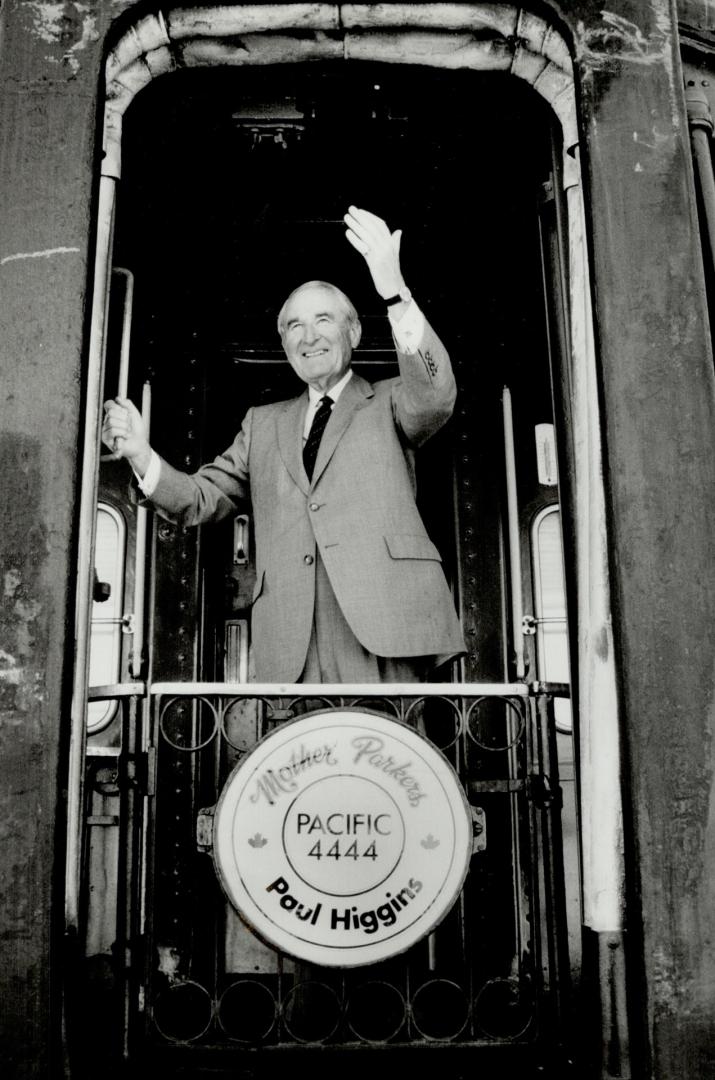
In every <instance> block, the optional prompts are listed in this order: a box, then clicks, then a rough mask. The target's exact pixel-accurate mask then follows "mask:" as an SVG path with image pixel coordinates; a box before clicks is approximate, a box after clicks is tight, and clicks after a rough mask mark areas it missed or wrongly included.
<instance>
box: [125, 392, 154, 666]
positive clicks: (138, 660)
mask: <svg viewBox="0 0 715 1080" xmlns="http://www.w3.org/2000/svg"><path fill="white" fill-rule="evenodd" d="M141 411H142V417H143V419H144V425H145V427H146V433H147V438H148V437H149V432H150V429H151V383H149V382H145V383H144V387H143V391H142V410H141ZM148 523H149V511H148V510H147V508H146V507H145V506H138V507H137V535H136V547H135V552H134V636H133V641H132V650H131V656H130V659H129V674H130V675H131V677H132V678H134V679H138V678H140V677H141V673H142V662H143V652H144V597H145V594H146V539H147V529H148Z"/></svg>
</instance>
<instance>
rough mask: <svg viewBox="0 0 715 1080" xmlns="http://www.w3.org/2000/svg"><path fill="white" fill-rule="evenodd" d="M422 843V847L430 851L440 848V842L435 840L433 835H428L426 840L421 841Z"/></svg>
mask: <svg viewBox="0 0 715 1080" xmlns="http://www.w3.org/2000/svg"><path fill="white" fill-rule="evenodd" d="M420 843H421V844H422V847H423V848H427V850H428V851H431V850H432V848H436V847H439V840H435V838H434V836H433V835H432V833H428V835H427V836H425V838H424V840H420Z"/></svg>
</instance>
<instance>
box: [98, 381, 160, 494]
mask: <svg viewBox="0 0 715 1080" xmlns="http://www.w3.org/2000/svg"><path fill="white" fill-rule="evenodd" d="M102 442H103V443H104V444H105V445H106V446H108V447H109V449H110V450H111V451H112V453H113V454H114V456H115V457H116V458H126V459H127V461H128V462H129V463H130V465H131V466H132V468H133V469H135V470H136V472H138V473H139V475H140V476H143V475H144V473H145V472H146V471H147V469H148V468H149V461H150V460H151V446H150V445H149V440H148V439H147V435H146V425H145V423H144V419H143V417H142V414H141V413H140V412H139V410H138V409H137V407H136V406H135V405H134V404H133V403H132V402H131V401H130V400H129V398H123V397H117V398H114V399H113V400H111V401H105V403H104V423H103V424H102Z"/></svg>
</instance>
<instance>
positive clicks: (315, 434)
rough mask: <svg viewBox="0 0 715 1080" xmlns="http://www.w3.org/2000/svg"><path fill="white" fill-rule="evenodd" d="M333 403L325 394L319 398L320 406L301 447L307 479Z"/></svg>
mask: <svg viewBox="0 0 715 1080" xmlns="http://www.w3.org/2000/svg"><path fill="white" fill-rule="evenodd" d="M333 404H334V403H333V399H332V398H331V397H328V395H327V394H326V395H325V397H322V398H321V399H320V407H319V408H318V411H317V412H316V414H315V416H314V417H313V423H312V426H311V429H310V431H309V432H308V438H307V439H306V441H305V446H304V447H303V464H304V466H305V471H306V472H307V474H308V479H309V480H312V479H313V469H314V468H315V459H316V457H317V456H318V447H319V446H320V440H321V439H322V437H323V432H324V431H325V425H326V424H327V422H328V420H329V419H330V410H331V409H332V407H333Z"/></svg>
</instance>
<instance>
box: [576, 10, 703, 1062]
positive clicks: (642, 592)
mask: <svg viewBox="0 0 715 1080" xmlns="http://www.w3.org/2000/svg"><path fill="white" fill-rule="evenodd" d="M634 20H635V21H634ZM576 52H577V57H578V62H579V66H580V70H581V80H582V93H583V99H582V110H583V112H582V120H583V125H584V134H585V140H584V143H585V145H584V164H585V165H586V167H587V170H588V178H589V181H590V225H591V236H592V251H593V259H594V269H595V282H596V289H595V315H596V322H597V327H598V335H599V341H600V364H601V380H602V393H603V401H604V414H605V444H606V453H607V460H608V470H607V486H608V494H609V501H610V515H611V527H612V530H613V538H614V541H615V547H614V553H613V588H614V601H615V612H614V621H615V638H616V644H617V648H618V651H619V656H620V662H621V671H622V683H621V692H622V697H623V704H624V717H625V731H624V737H625V749H626V760H627V780H628V785H629V788H630V807H629V811H630V813H629V822H628V826H629V828H628V831H629V833H630V845H629V851H630V854H631V860H630V872H631V905H630V918H631V929H632V933H633V936H634V938H635V939H636V940H637V939H639V938H640V937H641V935H642V956H641V958H640V961H639V960H638V959H637V958H636V954H635V951H634V952H632V960H635V961H636V963H635V966H634V969H633V970H634V973H635V975H636V979H635V980H634V983H633V989H634V990H635V994H634V1001H635V1000H636V999H637V1002H638V1005H639V1007H641V1008H642V1009H643V1026H642V1029H641V1036H642V1038H641V1047H640V1050H641V1057H642V1061H641V1068H642V1070H643V1071H642V1075H647V1076H651V1075H652V1076H657V1077H659V1078H663V1080H666V1078H668V1080H671V1078H672V1080H676V1078H680V1077H684V1076H691V1077H705V1076H708V1075H711V1074H712V1067H713V1047H715V1022H714V1019H713V1018H714V1017H715V950H714V948H713V941H714V940H715V903H713V899H714V897H713V887H714V884H715V833H714V831H713V829H714V824H715V823H713V813H712V795H713V750H712V735H713V721H714V719H715V717H714V713H713V698H714V691H715V686H714V682H713V662H712V657H713V651H714V649H713V646H714V644H715V642H714V641H713V634H714V627H715V618H714V616H715V574H714V570H713V567H714V566H715V546H714V540H713V538H714V537H715V512H714V507H713V502H712V498H711V495H710V493H711V492H712V491H713V489H714V486H715V458H714V457H713V454H712V437H713V430H714V429H715V381H714V378H713V367H712V356H711V350H710V342H709V336H708V328H707V318H706V313H705V297H704V288H703V280H702V269H701V261H700V258H699V255H698V246H699V244H698V235H697V227H696V224H695V222H694V216H693V202H692V197H691V166H690V161H689V150H688V145H687V138H688V136H687V126H686V124H685V118H684V109H683V96H682V84H681V74H680V67H679V62H678V56H677V40H676V37H675V32H674V27H673V26H672V24H671V22H670V13H669V8H668V5H667V4H665V3H656V4H652V5H638V6H636V5H633V4H616V5H612V6H611V9H610V10H609V11H608V12H604V13H603V15H602V17H601V18H600V19H595V20H592V21H590V25H589V26H588V27H587V28H586V29H585V31H584V32H583V33H582V34H581V36H580V40H579V41H578V43H577V48H576ZM639 919H640V925H639ZM641 964H642V966H640V965H641ZM639 967H640V971H638V968H639Z"/></svg>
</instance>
